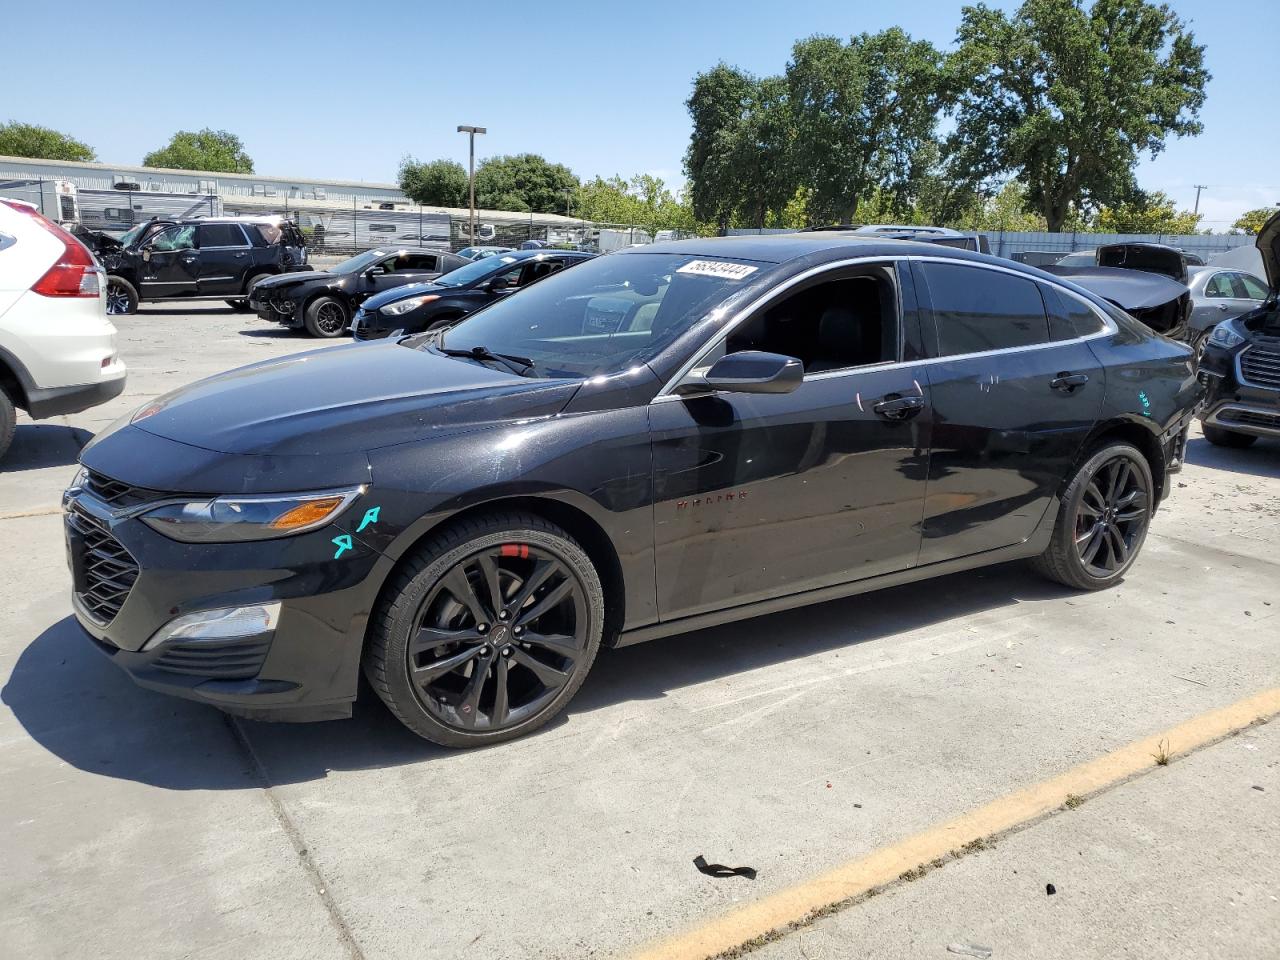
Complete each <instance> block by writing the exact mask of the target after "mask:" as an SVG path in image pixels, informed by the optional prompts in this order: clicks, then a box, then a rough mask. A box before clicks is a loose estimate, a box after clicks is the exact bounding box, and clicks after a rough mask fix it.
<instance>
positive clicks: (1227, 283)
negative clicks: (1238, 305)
mask: <svg viewBox="0 0 1280 960" xmlns="http://www.w3.org/2000/svg"><path fill="white" fill-rule="evenodd" d="M1204 295H1205V296H1206V297H1230V296H1232V295H1233V294H1232V293H1231V276H1230V274H1226V273H1215V274H1214V275H1213V276H1212V277H1210V278H1209V282H1208V283H1206V284H1205V285H1204Z"/></svg>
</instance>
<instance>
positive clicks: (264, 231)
mask: <svg viewBox="0 0 1280 960" xmlns="http://www.w3.org/2000/svg"><path fill="white" fill-rule="evenodd" d="M257 231H258V236H259V237H261V238H262V240H263V242H264V243H266V245H267V246H268V247H273V246H275V245H276V244H277V243H279V242H280V236H281V233H282V231H281V228H280V227H278V226H276V225H275V224H274V223H260V224H258V225H257Z"/></svg>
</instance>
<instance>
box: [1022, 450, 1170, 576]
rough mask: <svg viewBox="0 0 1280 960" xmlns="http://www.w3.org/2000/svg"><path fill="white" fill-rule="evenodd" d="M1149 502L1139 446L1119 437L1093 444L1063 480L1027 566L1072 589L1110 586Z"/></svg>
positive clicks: (1146, 518) (1128, 556) (1127, 558)
mask: <svg viewBox="0 0 1280 960" xmlns="http://www.w3.org/2000/svg"><path fill="white" fill-rule="evenodd" d="M1113 469H1114V470H1115V471H1116V472H1115V473H1112V470H1113ZM1154 504H1155V484H1154V482H1153V481H1152V479H1151V466H1150V465H1149V464H1148V463H1147V458H1146V457H1144V456H1143V455H1142V453H1141V451H1139V450H1138V448H1137V447H1135V446H1133V445H1132V444H1130V443H1124V442H1115V443H1108V444H1106V445H1105V446H1103V447H1100V448H1098V449H1097V450H1095V451H1094V452H1093V453H1092V454H1090V455H1089V456H1088V458H1087V459H1086V460H1085V462H1084V463H1083V464H1081V465H1080V466H1079V467H1078V468H1077V470H1076V474H1075V476H1074V477H1072V478H1071V482H1070V483H1069V484H1068V485H1067V489H1066V491H1065V493H1064V494H1063V497H1062V505H1061V506H1060V507H1059V509H1058V519H1057V522H1056V523H1055V524H1054V528H1053V536H1052V537H1051V538H1050V540H1049V546H1048V547H1047V548H1046V549H1045V551H1044V553H1042V554H1041V555H1040V556H1039V557H1037V558H1036V559H1035V560H1033V561H1032V566H1033V567H1034V568H1035V569H1036V571H1037V572H1039V573H1040V574H1041V575H1042V576H1045V577H1048V578H1049V579H1050V580H1055V581H1057V582H1058V583H1061V584H1063V585H1064V586H1068V587H1073V588H1075V589H1077V590H1103V589H1105V588H1107V587H1109V586H1111V585H1112V584H1114V583H1116V582H1117V581H1119V580H1120V578H1121V577H1123V576H1124V574H1125V572H1126V571H1127V570H1128V569H1129V567H1131V566H1132V565H1133V562H1134V560H1135V559H1137V556H1138V552H1139V551H1140V550H1141V549H1142V544H1143V542H1144V541H1145V540H1146V536H1147V528H1148V527H1149V526H1150V524H1151V511H1152V509H1153V507H1154ZM1086 537H1087V538H1088V539H1087V540H1086V539H1084V538H1086Z"/></svg>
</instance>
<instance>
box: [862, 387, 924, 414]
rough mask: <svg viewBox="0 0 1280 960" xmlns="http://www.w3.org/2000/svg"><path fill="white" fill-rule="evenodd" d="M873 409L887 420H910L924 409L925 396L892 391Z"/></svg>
mask: <svg viewBox="0 0 1280 960" xmlns="http://www.w3.org/2000/svg"><path fill="white" fill-rule="evenodd" d="M871 409H872V410H874V411H875V412H876V413H877V414H879V415H880V416H882V417H884V418H885V419H886V420H909V419H911V418H912V417H914V416H915V415H916V414H917V413H919V412H920V411H921V410H923V409H924V397H917V396H909V397H900V396H898V395H897V394H894V393H891V394H889V395H888V396H887V397H885V398H884V399H883V400H881V401H880V402H879V403H877V404H876V405H875V406H873V407H872V408H871Z"/></svg>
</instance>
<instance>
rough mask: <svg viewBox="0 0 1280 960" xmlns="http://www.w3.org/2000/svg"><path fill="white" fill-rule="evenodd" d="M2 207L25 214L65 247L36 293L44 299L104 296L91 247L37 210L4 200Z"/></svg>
mask: <svg viewBox="0 0 1280 960" xmlns="http://www.w3.org/2000/svg"><path fill="white" fill-rule="evenodd" d="M0 203H3V204H4V205H5V206H7V207H9V208H10V209H12V210H16V211H18V213H25V214H26V215H27V216H29V217H30V218H31V219H32V220H34V221H35V222H36V224H37V225H38V226H40V227H41V228H43V229H44V230H45V231H46V232H48V233H50V234H52V235H53V237H54V238H55V239H57V241H58V242H59V243H61V244H62V253H60V254H59V255H58V259H57V261H56V262H55V263H54V265H53V266H52V267H50V268H49V269H48V270H47V271H45V275H44V276H43V277H41V278H40V279H39V280H37V281H36V282H35V284H33V285H32V287H31V290H32V292H34V293H38V294H40V295H41V296H42V297H97V296H98V295H99V294H100V293H101V292H102V281H101V276H100V271H99V270H98V264H97V261H95V260H94V259H93V254H91V253H90V252H89V248H88V247H86V246H85V245H84V244H83V243H81V242H80V241H79V240H77V239H76V238H75V237H73V236H72V235H71V234H69V233H68V232H67V231H66V230H63V229H62V227H60V226H58V225H57V224H56V223H54V222H53V221H52V220H50V219H48V218H47V217H45V216H43V215H42V214H41V213H40V212H39V211H38V210H36V209H35V207H32V206H30V205H29V204H25V203H11V202H9V201H7V200H0Z"/></svg>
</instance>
